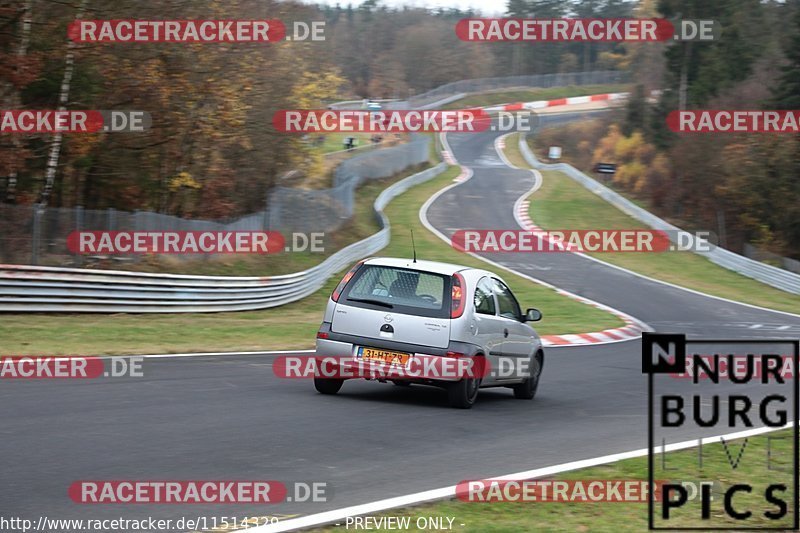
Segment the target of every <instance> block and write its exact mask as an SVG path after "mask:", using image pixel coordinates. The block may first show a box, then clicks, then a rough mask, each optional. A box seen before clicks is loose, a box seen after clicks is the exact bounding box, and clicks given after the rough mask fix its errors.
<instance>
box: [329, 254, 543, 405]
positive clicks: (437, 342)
mask: <svg viewBox="0 0 800 533" xmlns="http://www.w3.org/2000/svg"><path fill="white" fill-rule="evenodd" d="M541 317H542V314H541V313H540V312H539V311H538V310H537V309H533V308H530V309H528V310H527V311H526V312H525V313H524V314H523V313H522V311H521V309H520V306H519V303H518V301H517V299H516V298H515V297H514V294H513V293H512V292H511V290H510V289H509V288H508V286H507V285H506V283H505V282H503V280H502V279H501V278H500V277H499V276H497V275H496V274H494V273H492V272H489V271H487V270H480V269H476V268H469V267H465V266H459V265H452V264H447V263H439V262H433V261H412V260H408V259H397V258H372V259H368V260H365V261H360V262H359V263H357V264H356V265H355V266H354V267H353V268H352V269H351V270H350V271H349V272H348V273H347V274H346V275H345V276H344V278H343V279H342V280H341V282H340V283H339V284H338V286H337V287H336V289H335V290H334V291H333V294H332V295H331V297H330V298H329V299H328V305H327V307H326V309H325V316H324V318H323V322H322V324H321V325H320V328H319V331H318V332H317V350H316V357H320V356H322V357H337V358H339V359H337V361H338V362H337V364H340V365H349V366H350V365H353V364H356V363H357V364H358V365H360V367H361V368H364V365H366V367H367V368H368V369H374V370H378V371H384V370H386V369H387V367H392V368H393V369H395V370H397V371H398V372H402V370H403V369H404V368H407V367H408V366H409V365H411V364H413V363H417V364H421V363H430V364H441V363H442V362H444V361H445V360H447V359H450V358H455V359H463V358H469V359H471V361H474V362H480V363H481V364H484V365H485V368H487V369H490V370H489V371H487V372H485V375H484V374H464V375H465V376H467V377H461V375H455V376H454V375H446V376H445V375H436V377H435V379H434V378H431V377H430V375H422V377H420V375H419V374H415V375H414V376H412V377H406V378H403V379H391V378H386V379H381V378H376V379H378V380H379V381H384V382H385V381H393V382H394V383H395V384H397V385H408V384H411V383H422V384H426V385H435V386H440V387H444V388H446V389H447V391H448V396H449V401H450V404H451V405H452V406H454V407H460V408H465V409H468V408H470V407H472V405H473V404H474V403H475V399H476V397H477V395H478V389H480V388H486V387H509V388H511V389H513V391H514V396H515V397H516V398H520V399H533V397H534V396H535V395H536V390H537V388H538V385H539V378H540V376H541V372H542V366H543V364H544V350H543V348H542V343H541V339H540V338H539V335H538V334H537V333H536V331H535V330H534V329H533V328H532V327H531V326H530V325H528V322H533V321H537V320H540V319H541ZM497 369H503V372H496V371H494V370H497ZM340 375H345V376H346V375H347V374H346V373H342V374H336V376H337V377H323V376H318V377H315V378H314V385H315V387H316V389H317V391H319V392H320V393H322V394H336V393H337V392H339V389H340V388H341V387H342V384H343V383H344V381H345V380H346V379H347V378H346V377H338V376H340ZM378 375H379V376H385V375H386V374H380V373H379V374H378ZM357 377H361V376H360V375H359V376H357ZM367 379H370V378H369V377H367Z"/></svg>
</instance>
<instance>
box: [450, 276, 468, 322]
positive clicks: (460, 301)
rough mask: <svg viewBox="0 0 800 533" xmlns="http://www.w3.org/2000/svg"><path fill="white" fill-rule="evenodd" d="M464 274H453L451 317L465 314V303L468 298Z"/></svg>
mask: <svg viewBox="0 0 800 533" xmlns="http://www.w3.org/2000/svg"><path fill="white" fill-rule="evenodd" d="M465 286H466V283H465V282H464V276H462V275H461V274H453V278H452V286H451V289H450V318H459V317H460V316H461V315H463V314H464V305H465V303H466V299H465V298H464V288H465Z"/></svg>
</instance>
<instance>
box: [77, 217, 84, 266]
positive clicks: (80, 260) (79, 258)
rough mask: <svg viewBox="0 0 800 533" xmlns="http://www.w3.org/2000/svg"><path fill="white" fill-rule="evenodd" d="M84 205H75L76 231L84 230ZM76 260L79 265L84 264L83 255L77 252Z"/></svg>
mask: <svg viewBox="0 0 800 533" xmlns="http://www.w3.org/2000/svg"><path fill="white" fill-rule="evenodd" d="M83 215H84V213H83V206H82V205H77V206H75V231H82V230H83V222H84V221H83ZM76 256H77V258H76V262H77V263H78V266H83V255H82V254H76Z"/></svg>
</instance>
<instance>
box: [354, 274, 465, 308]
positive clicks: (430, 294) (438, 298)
mask: <svg viewBox="0 0 800 533" xmlns="http://www.w3.org/2000/svg"><path fill="white" fill-rule="evenodd" d="M342 300H344V301H346V303H347V305H352V306H354V307H364V308H368V309H387V310H391V311H392V312H394V313H404V314H409V315H417V316H426V317H432V318H449V317H450V277H449V276H444V275H442V274H434V273H431V272H422V271H419V270H410V269H405V268H397V267H389V266H379V265H365V266H364V267H362V268H360V269H359V270H358V272H357V273H356V275H355V276H354V277H353V279H352V280H350V283H348V284H347V287H346V288H345V290H344V294H343V295H342V298H341V299H340V300H339V302H340V303H342ZM365 300H366V301H365ZM390 306H391V307H390Z"/></svg>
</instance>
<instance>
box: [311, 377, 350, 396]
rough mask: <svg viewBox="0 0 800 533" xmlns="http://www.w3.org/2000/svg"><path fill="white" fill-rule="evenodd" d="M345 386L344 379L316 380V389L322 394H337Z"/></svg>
mask: <svg viewBox="0 0 800 533" xmlns="http://www.w3.org/2000/svg"><path fill="white" fill-rule="evenodd" d="M343 384H344V380H343V379H330V378H314V388H315V389H317V392H319V393H320V394H336V393H337V392H339V389H341V388H342V385H343Z"/></svg>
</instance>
